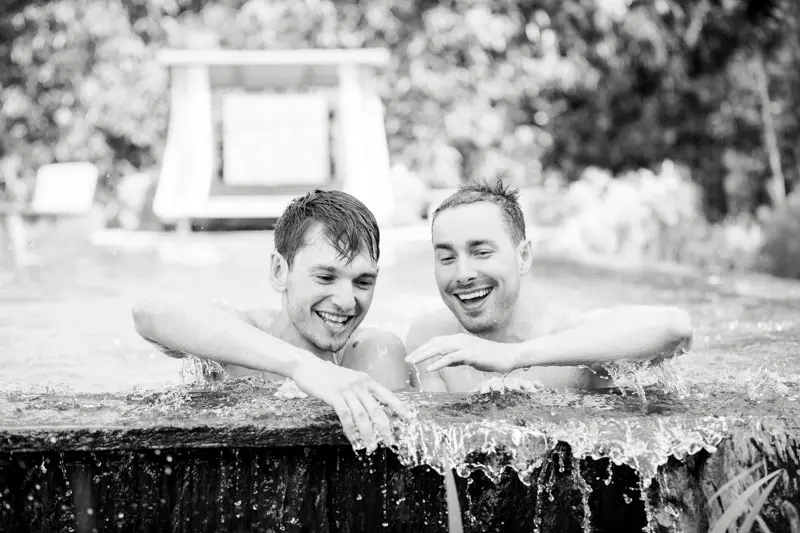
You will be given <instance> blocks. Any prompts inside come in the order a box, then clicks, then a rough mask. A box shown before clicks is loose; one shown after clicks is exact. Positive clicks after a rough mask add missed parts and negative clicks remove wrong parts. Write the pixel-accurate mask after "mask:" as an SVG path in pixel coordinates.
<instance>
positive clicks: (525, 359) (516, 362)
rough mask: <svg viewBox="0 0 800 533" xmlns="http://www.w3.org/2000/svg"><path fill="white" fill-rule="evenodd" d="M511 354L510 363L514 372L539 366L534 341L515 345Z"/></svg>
mask: <svg viewBox="0 0 800 533" xmlns="http://www.w3.org/2000/svg"><path fill="white" fill-rule="evenodd" d="M512 353H513V355H512V359H511V362H512V365H513V368H514V370H517V369H521V368H528V367H529V366H541V362H540V361H539V359H540V358H539V354H538V350H537V349H536V343H535V340H530V341H526V342H520V343H517V344H515V345H514V349H513V352H512Z"/></svg>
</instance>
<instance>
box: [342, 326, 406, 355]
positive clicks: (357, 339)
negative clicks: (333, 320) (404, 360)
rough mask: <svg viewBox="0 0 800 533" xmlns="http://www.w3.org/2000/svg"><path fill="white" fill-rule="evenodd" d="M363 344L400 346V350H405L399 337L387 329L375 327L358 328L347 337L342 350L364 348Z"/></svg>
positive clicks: (392, 348) (396, 347)
mask: <svg viewBox="0 0 800 533" xmlns="http://www.w3.org/2000/svg"><path fill="white" fill-rule="evenodd" d="M365 346H370V347H375V346H381V347H385V348H388V349H391V350H397V349H399V348H401V347H402V351H403V352H405V345H404V344H403V341H402V340H401V339H400V337H398V336H397V335H396V334H394V333H392V332H391V331H389V330H386V329H382V328H376V327H362V328H358V329H357V330H356V331H355V332H354V333H353V335H351V336H350V339H348V341H347V344H346V345H345V347H344V350H345V351H352V350H359V349H364V348H365Z"/></svg>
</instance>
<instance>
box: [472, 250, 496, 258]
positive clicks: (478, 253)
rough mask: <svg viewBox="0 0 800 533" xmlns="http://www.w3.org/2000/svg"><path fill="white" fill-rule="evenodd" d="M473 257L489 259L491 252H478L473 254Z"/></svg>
mask: <svg viewBox="0 0 800 533" xmlns="http://www.w3.org/2000/svg"><path fill="white" fill-rule="evenodd" d="M475 255H476V256H477V257H489V256H490V255H492V251H491V250H478V251H477V252H475Z"/></svg>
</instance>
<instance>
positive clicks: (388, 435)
mask: <svg viewBox="0 0 800 533" xmlns="http://www.w3.org/2000/svg"><path fill="white" fill-rule="evenodd" d="M360 399H361V403H362V404H363V405H364V407H365V408H366V409H367V413H369V417H370V419H371V421H372V423H373V425H374V428H376V429H377V430H378V436H380V437H382V438H383V441H384V442H385V443H387V444H394V443H395V440H394V434H393V433H392V425H391V423H389V417H388V416H386V413H385V412H384V411H383V407H381V404H379V403H378V401H377V400H376V399H375V398H374V397H373V396H372V394H370V393H369V392H366V393H364V394H363V395H361V396H360ZM365 440H366V439H365ZM370 442H371V441H370ZM375 444H377V442H376V443H375Z"/></svg>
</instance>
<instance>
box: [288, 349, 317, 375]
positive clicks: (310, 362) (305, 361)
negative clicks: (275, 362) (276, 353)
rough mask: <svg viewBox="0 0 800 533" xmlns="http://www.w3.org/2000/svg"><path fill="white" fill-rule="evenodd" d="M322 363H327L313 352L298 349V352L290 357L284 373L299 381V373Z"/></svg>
mask: <svg viewBox="0 0 800 533" xmlns="http://www.w3.org/2000/svg"><path fill="white" fill-rule="evenodd" d="M322 364H325V361H323V360H322V359H320V358H319V357H317V356H315V355H314V354H312V353H311V352H306V351H305V350H298V351H297V353H296V354H295V355H294V356H293V357H291V358H290V359H289V362H288V364H287V367H286V372H285V373H283V375H284V376H286V377H287V378H289V379H291V380H294V381H297V380H296V378H297V376H298V375H299V374H301V373H305V372H306V371H307V370H308V369H310V368H315V367H317V366H318V365H322Z"/></svg>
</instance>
